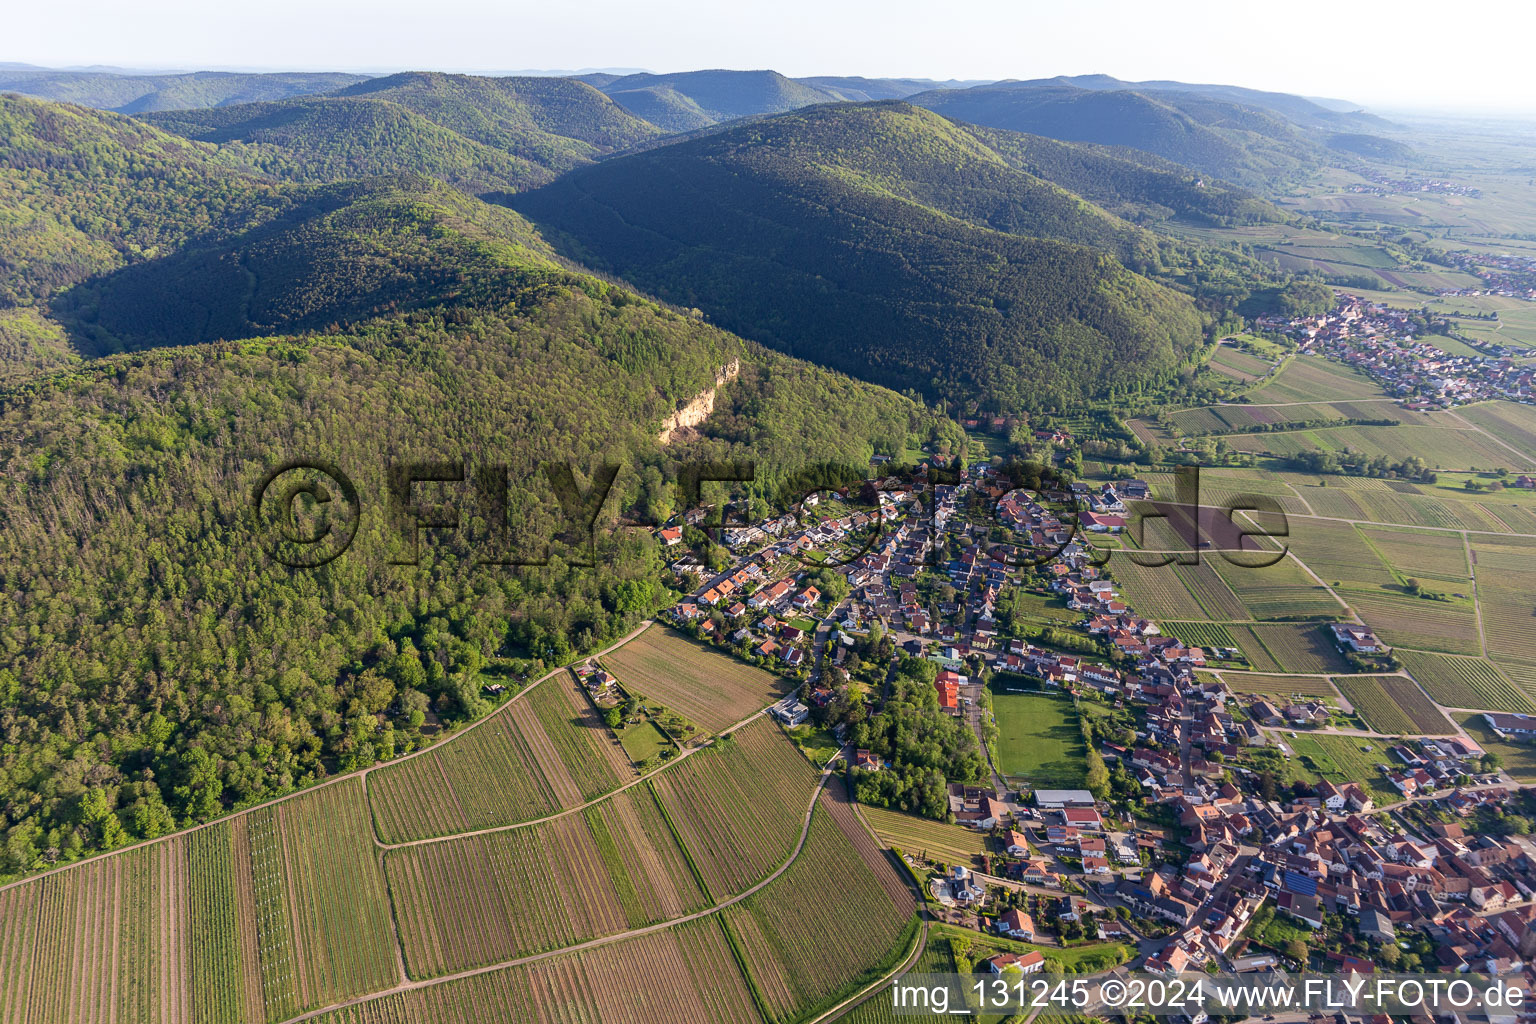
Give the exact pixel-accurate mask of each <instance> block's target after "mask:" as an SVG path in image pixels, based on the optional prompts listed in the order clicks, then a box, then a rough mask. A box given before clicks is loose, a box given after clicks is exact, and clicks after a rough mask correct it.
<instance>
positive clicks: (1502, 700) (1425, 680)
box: [1397, 649, 1536, 714]
mask: <svg viewBox="0 0 1536 1024" xmlns="http://www.w3.org/2000/svg"><path fill="white" fill-rule="evenodd" d="M1397 655H1398V657H1399V658H1401V659H1402V661H1403V665H1404V666H1405V667H1406V668H1407V669H1408V672H1409V674H1411V675H1412V676H1413V678H1415V679H1417V680H1418V681H1419V683H1420V684H1421V685H1422V686H1423V687H1424V689H1425V690H1427V691H1429V695H1430V696H1431V697H1433V698H1435V700H1437V701H1439V702H1440V703H1441V704H1444V705H1445V706H1446V707H1451V708H1478V709H1482V710H1488V711H1514V712H1519V713H1524V714H1530V713H1532V712H1536V703H1533V702H1532V701H1531V699H1530V697H1528V696H1526V694H1525V693H1523V692H1522V691H1521V690H1520V688H1519V687H1517V686H1515V685H1514V684H1513V683H1511V682H1510V681H1509V680H1508V679H1506V678H1504V676H1503V674H1502V673H1500V672H1499V670H1498V669H1496V668H1494V667H1493V665H1491V664H1489V663H1488V662H1486V661H1484V660H1483V659H1481V658H1455V657H1451V656H1449V655H1445V654H1433V653H1429V652H1427V651H1409V650H1403V649H1399V650H1398V652H1397Z"/></svg>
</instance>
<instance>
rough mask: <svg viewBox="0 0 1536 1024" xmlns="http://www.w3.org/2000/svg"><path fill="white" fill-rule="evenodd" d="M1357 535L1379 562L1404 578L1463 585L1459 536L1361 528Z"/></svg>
mask: <svg viewBox="0 0 1536 1024" xmlns="http://www.w3.org/2000/svg"><path fill="white" fill-rule="evenodd" d="M1360 532H1361V533H1362V534H1363V535H1364V536H1365V537H1366V539H1368V540H1369V541H1370V544H1371V546H1372V547H1373V548H1374V549H1375V550H1376V551H1377V552H1378V553H1379V554H1380V555H1381V558H1382V560H1383V561H1385V562H1386V563H1387V564H1388V565H1390V566H1392V567H1394V568H1396V569H1398V570H1399V571H1401V572H1402V574H1403V575H1405V576H1423V577H1425V578H1426V579H1436V580H1442V581H1445V582H1454V583H1461V584H1466V583H1468V576H1467V549H1466V545H1465V544H1464V543H1463V542H1462V539H1461V536H1460V534H1455V533H1444V532H1441V531H1432V530H1395V529H1392V528H1390V527H1386V526H1380V527H1377V526H1365V527H1361V530H1360Z"/></svg>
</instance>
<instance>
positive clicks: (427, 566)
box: [0, 99, 955, 875]
mask: <svg viewBox="0 0 1536 1024" xmlns="http://www.w3.org/2000/svg"><path fill="white" fill-rule="evenodd" d="M4 104H5V105H4V107H3V108H0V110H3V112H4V120H3V121H0V124H3V125H4V129H5V135H4V136H3V137H4V138H6V139H8V140H10V142H11V145H9V146H7V147H6V149H5V150H4V152H3V154H0V161H3V162H0V182H3V189H4V191H3V192H0V198H3V201H4V204H5V205H4V206H3V207H0V211H3V213H4V220H5V222H7V223H9V224H10V225H12V226H13V228H12V229H10V230H8V231H7V233H6V234H4V235H0V242H3V248H0V252H3V253H4V258H5V259H6V260H7V261H8V262H7V264H6V269H7V274H8V277H7V280H8V281H9V282H11V283H12V284H13V285H15V286H16V288H15V294H14V296H13V301H17V302H20V301H24V302H27V303H29V304H28V305H9V306H7V307H5V308H0V356H3V357H4V358H6V359H7V360H8V361H12V362H13V364H23V365H13V366H12V367H10V370H11V371H12V372H10V373H8V374H4V375H0V737H3V741H0V791H3V792H5V793H6V794H7V796H6V800H5V802H4V803H3V804H0V875H4V874H10V873H14V872H18V871H25V870H30V869H32V868H35V867H38V866H40V865H42V864H45V863H47V862H49V861H53V860H58V859H69V858H72V857H74V856H77V855H79V854H81V853H84V852H87V851H91V850H95V849H99V848H102V847H107V846H113V845H117V844H119V843H121V842H123V841H125V840H126V839H127V838H131V837H147V836H152V835H157V834H162V833H164V832H165V831H167V830H169V829H171V828H173V827H176V826H180V825H184V824H187V823H190V822H194V821H199V820H203V819H206V818H207V817H209V816H210V815H213V814H217V813H219V812H220V811H221V810H223V809H226V808H228V807H231V806H234V805H238V804H244V803H249V802H251V801H254V800H259V799H262V798H264V797H268V796H271V795H274V794H277V793H281V792H284V791H287V790H289V789H292V788H293V787H295V786H298V785H302V784H304V783H305V782H308V781H313V780H314V779H315V778H318V777H320V776H321V775H324V774H327V773H330V772H334V771H336V770H339V769H343V768H348V767H353V766H357V765H362V764H368V763H371V762H372V761H373V760H375V759H377V758H381V757H387V756H389V755H390V754H391V753H393V752H396V751H399V750H401V749H402V748H405V747H409V746H411V745H413V744H418V743H420V742H422V741H423V739H424V737H425V735H426V733H424V731H423V729H424V727H425V728H430V727H431V726H432V725H433V724H434V723H436V722H444V723H448V724H450V725H451V724H454V723H457V722H460V721H463V720H466V719H467V718H470V717H473V716H475V715H477V714H479V713H482V712H483V711H484V710H485V705H484V701H483V698H482V696H481V686H482V683H483V679H482V678H481V675H480V672H481V669H482V668H485V667H487V666H490V667H491V668H492V669H493V670H494V671H497V672H501V673H503V674H504V676H506V675H510V676H511V677H513V678H515V677H516V676H517V675H518V674H519V673H520V672H523V671H527V670H532V669H535V668H536V667H537V666H538V664H539V662H540V661H542V662H544V663H549V662H553V661H559V660H563V659H564V658H567V657H569V656H571V655H572V654H573V652H574V651H576V650H591V649H593V648H594V647H596V646H598V645H600V644H602V643H604V642H605V641H608V640H611V639H613V638H615V637H617V636H619V635H621V634H622V633H623V632H624V631H626V630H627V629H628V628H630V627H632V626H633V625H634V624H635V623H636V622H637V621H638V620H639V619H640V618H641V617H643V616H645V615H647V614H649V613H651V612H653V611H655V610H656V609H657V608H658V607H660V606H661V605H662V604H664V603H667V602H668V601H670V595H669V594H668V592H667V591H666V589H665V586H664V582H663V574H662V572H661V566H660V562H659V560H658V558H657V554H656V551H655V548H654V544H653V543H652V542H651V541H650V540H649V538H648V536H647V535H646V533H645V532H643V531H642V532H637V531H634V530H629V529H625V528H622V527H616V528H614V529H612V530H610V529H609V527H611V526H615V521H616V520H617V519H618V517H619V516H620V515H621V514H623V515H626V516H629V517H631V518H638V519H641V520H644V519H655V518H657V517H664V516H667V515H670V514H671V513H672V512H673V511H674V510H675V509H676V507H677V493H676V487H675V477H676V475H677V473H676V469H677V463H678V462H679V461H681V460H685V459H705V460H709V461H712V462H734V463H738V464H741V465H743V466H745V465H755V467H756V476H755V478H754V480H753V481H752V482H750V483H747V484H744V485H739V487H738V489H739V490H742V491H744V492H745V496H746V497H748V498H750V499H752V500H753V502H754V504H755V505H756V506H758V507H759V508H761V507H762V505H763V503H764V501H765V500H766V496H768V495H771V494H774V493H775V492H776V489H777V486H778V485H779V484H780V483H781V482H782V481H783V480H784V478H785V477H786V476H788V475H789V474H791V473H794V472H797V471H799V470H801V469H804V468H806V467H809V466H812V465H819V464H822V463H825V462H829V461H831V462H837V463H845V464H853V465H867V463H868V460H869V458H870V456H871V455H872V454H874V453H875V452H877V451H878V452H881V453H884V454H897V453H900V452H902V451H904V450H906V449H907V448H909V447H910V446H911V445H912V444H914V443H922V442H923V441H925V440H927V439H929V438H930V437H931V436H933V435H934V433H935V431H938V430H941V429H948V430H950V431H954V430H955V428H954V427H953V425H952V424H949V425H948V426H947V427H943V426H941V423H940V421H939V420H938V418H937V417H936V416H935V415H934V414H932V413H931V412H929V411H928V410H926V409H924V408H923V407H922V406H921V405H919V404H917V403H915V402H913V401H911V400H910V399H907V398H903V397H901V396H899V395H896V394H894V393H891V392H888V391H883V390H881V389H879V388H877V387H873V386H871V385H867V384H861V383H858V382H855V381H850V380H847V379H846V378H842V377H840V376H839V375H837V374H834V373H832V372H830V371H827V370H822V369H818V368H814V367H810V366H806V365H804V364H802V363H798V362H796V361H794V360H791V359H789V358H788V357H785V356H783V355H780V354H777V353H773V352H770V351H767V350H765V349H762V348H760V347H759V346H756V345H753V344H751V343H748V342H745V341H743V340H742V339H741V338H739V337H735V336H733V335H730V334H727V333H725V332H723V331H721V330H720V329H718V328H716V327H713V326H710V325H708V324H706V323H704V322H703V321H702V320H701V319H700V318H698V317H696V316H690V315H686V314H683V313H678V312H674V311H670V310H667V309H664V308H662V307H659V306H657V305H656V304H654V303H652V302H649V301H646V300H643V299H641V298H639V297H638V296H636V295H634V294H633V293H631V292H628V291H626V290H624V289H623V288H620V287H617V286H614V285H611V284H606V283H603V282H600V281H598V280H596V279H594V278H592V277H591V276H589V275H586V274H583V273H580V272H578V271H575V270H572V269H570V268H569V267H568V266H566V265H564V264H562V263H561V262H559V261H557V260H556V259H555V258H554V257H553V254H552V251H551V250H550V249H549V247H548V246H547V245H546V244H545V243H543V242H542V241H541V239H540V238H539V236H538V235H537V234H536V233H535V232H534V231H533V229H532V227H531V226H530V225H529V224H528V222H527V221H525V220H524V219H523V218H522V217H521V216H519V215H518V214H516V213H514V212H512V211H510V210H507V209H505V208H502V207H497V206H491V205H488V204H486V203H483V202H481V201H480V200H478V199H475V198H473V197H471V196H469V195H467V194H465V193H464V192H461V191H459V190H457V189H454V188H451V187H449V186H447V185H444V184H442V183H440V182H436V181H433V180H432V179H430V178H427V177H423V176H419V175H398V176H393V177H382V178H367V179H360V180H356V181H341V182H335V183H330V184H323V185H304V184H294V183H278V184H274V183H272V182H270V181H263V180H259V179H258V178H256V177H253V176H252V175H251V174H250V173H249V171H248V170H243V169H240V168H239V167H232V166H229V165H227V163H226V157H227V153H225V152H224V151H222V150H218V149H215V148H214V147H213V146H211V145H209V144H206V143H198V142H190V141H187V140H184V139H180V138H177V137H174V136H170V135H167V134H165V133H163V132H160V131H159V130H157V129H155V128H153V127H150V126H148V125H145V124H141V123H138V122H135V121H133V120H130V119H127V118H123V117H121V116H118V115H113V114H105V113H101V112H97V111H88V110H85V109H83V108H76V107H67V106H55V105H50V104H45V103H41V102H38V101H33V100H25V99H7V100H5V101H4ZM61 243H63V244H61ZM212 338H225V339H241V340H226V341H222V342H219V343H215V344H199V343H198V342H200V341H206V340H207V339H212ZM166 345H178V346H180V347H177V348H174V349H170V348H165V347H163V346H166ZM120 348H130V349H141V350H142V351H136V352H133V353H126V354H115V355H108V356H105V357H102V358H90V359H85V360H83V361H82V360H80V358H79V355H80V352H81V350H83V351H84V353H85V354H87V355H95V354H97V353H105V352H110V351H112V350H115V349H120ZM732 362H736V363H737V364H738V365H739V367H740V372H739V373H738V374H737V376H736V377H735V378H734V379H733V380H731V381H730V382H729V383H727V384H725V385H723V386H722V387H721V388H720V389H719V392H718V394H717V396H716V401H715V405H716V409H717V411H718V416H717V417H715V418H713V419H711V420H708V421H706V422H705V423H704V424H702V425H701V426H700V427H699V428H697V429H695V430H693V431H690V432H688V433H687V435H686V436H684V437H679V438H676V439H673V440H672V441H671V442H670V443H669V444H668V445H667V446H666V448H665V449H663V448H662V447H661V443H660V441H659V440H658V434H659V433H660V427H661V424H662V422H663V421H664V420H665V419H666V418H667V417H668V416H670V415H671V414H672V413H674V412H675V411H676V410H678V409H679V408H681V407H682V406H684V405H686V404H687V403H688V402H690V401H691V400H693V399H694V398H696V397H697V396H698V395H699V393H700V392H701V391H703V390H705V389H706V388H710V387H713V386H714V385H715V383H716V380H717V376H718V375H719V371H720V369H721V367H722V366H724V365H727V364H730V363H732ZM951 440H953V437H951ZM294 458H298V459H304V460H310V461H313V460H320V461H323V462H327V463H330V464H333V465H335V466H337V467H339V468H340V469H341V470H342V471H343V472H344V473H346V474H347V475H348V476H349V477H350V478H351V479H352V480H353V481H354V482H355V485H356V490H357V493H358V495H359V496H360V498H361V503H362V516H361V519H360V525H359V528H358V531H357V536H356V538H355V540H354V541H353V544H352V546H351V547H350V548H349V549H348V551H347V552H346V554H344V555H343V556H341V557H340V558H338V559H336V560H335V561H333V562H331V563H329V564H328V565H326V566H324V567H322V568H319V569H314V570H293V569H289V568H287V567H285V566H284V565H282V564H280V563H278V562H276V561H274V560H273V559H272V558H271V557H270V555H269V553H268V547H269V545H268V544H267V543H266V542H265V540H264V539H263V537H262V535H260V534H259V533H258V532H257V529H256V519H255V517H253V515H252V510H251V500H252V494H253V492H254V490H255V488H256V486H257V484H258V482H259V481H260V479H261V477H262V475H263V473H265V472H266V471H267V470H269V469H272V468H274V467H276V466H277V465H279V464H281V463H283V462H285V461H287V460H289V459H294ZM424 459H425V460H433V461H436V462H445V463H449V464H452V465H456V466H464V467H465V471H466V474H471V473H484V472H489V471H492V470H495V469H496V467H498V466H499V467H505V468H504V470H501V471H500V472H503V473H504V475H505V478H506V480H507V484H508V487H507V490H506V494H505V499H504V504H498V501H497V500H491V499H486V498H485V497H484V495H483V494H482V490H481V489H479V488H477V487H472V486H471V485H470V484H468V483H466V484H464V485H462V486H456V485H429V487H428V488H427V489H426V490H425V491H424V492H422V493H421V494H420V495H418V499H419V500H422V501H425V502H428V503H433V504H446V505H449V506H451V507H457V508H459V509H460V510H461V511H462V520H461V522H462V529H461V530H458V531H450V532H447V533H446V534H445V533H442V532H438V533H435V534H433V535H432V536H431V537H428V538H426V539H425V540H424V541H423V551H424V557H423V559H422V561H421V564H420V565H419V566H417V565H396V564H393V561H392V560H394V561H399V560H401V559H402V558H403V556H404V553H405V552H406V551H408V550H409V548H410V543H409V541H408V539H407V537H406V535H404V534H402V533H401V532H400V528H399V525H398V523H397V521H396V520H394V519H391V518H390V517H388V516H387V515H386V513H385V508H386V496H387V495H388V493H389V490H388V477H387V467H388V466H389V464H391V463H392V462H406V461H417V460H424ZM544 462H555V463H566V462H569V463H570V464H571V465H572V466H573V467H574V471H575V474H576V478H577V483H578V486H579V487H580V488H581V490H582V491H583V493H585V492H586V489H587V487H588V486H589V484H590V481H591V480H592V478H593V475H594V473H595V471H596V469H597V468H598V466H600V465H601V464H603V463H616V464H618V465H619V466H620V472H619V476H618V478H617V481H616V483H615V485H614V492H613V497H612V498H611V500H609V502H608V503H607V504H606V505H605V506H604V507H603V510H602V515H601V518H600V526H601V527H602V529H600V530H599V534H600V538H602V539H600V548H599V550H598V552H597V557H596V558H595V559H594V558H593V553H592V552H588V551H585V550H583V549H582V548H581V547H580V546H577V547H575V548H571V547H570V546H569V545H568V544H567V543H566V541H567V539H568V538H569V537H570V536H572V535H573V534H575V533H579V532H580V531H579V529H577V524H575V523H573V522H572V520H571V518H570V516H569V515H568V514H567V513H566V512H565V511H563V510H562V507H561V505H560V504H559V502H558V501H557V500H556V499H555V496H554V495H553V492H552V489H551V487H550V484H549V481H548V478H547V476H546V475H545V474H544V473H543V472H542V471H541V468H540V467H541V463H544ZM471 479H472V480H475V479H480V478H479V477H473V476H472V477H471ZM487 486H489V485H487ZM496 495H499V492H494V489H493V497H495V496H496ZM488 500H489V504H487V501H488ZM547 543H552V546H551V547H550V548H549V552H550V558H549V564H548V565H547V566H546V567H544V568H531V569H514V568H511V567H508V566H504V565H499V564H498V565H486V564H481V563H484V562H487V561H491V562H503V561H506V560H508V559H511V558H516V557H522V558H523V559H525V560H526V559H528V558H537V557H538V556H539V555H540V553H541V552H543V551H544V550H545V545H546V544H547ZM577 560H581V561H589V562H595V563H596V564H597V565H600V566H601V567H602V569H601V572H598V571H592V570H588V569H584V568H580V567H577V566H574V565H572V564H571V563H572V562H573V561H577Z"/></svg>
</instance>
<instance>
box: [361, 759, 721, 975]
mask: <svg viewBox="0 0 1536 1024" xmlns="http://www.w3.org/2000/svg"><path fill="white" fill-rule="evenodd" d="M385 867H386V870H387V872H388V875H389V882H390V891H391V893H392V895H393V896H394V903H395V913H396V919H397V921H398V922H399V927H400V935H401V942H402V944H403V946H404V948H405V958H406V965H407V968H408V971H409V973H410V975H411V976H412V977H413V978H427V977H433V976H436V975H440V974H447V973H452V972H454V971H458V970H463V969H465V968H469V967H479V966H484V965H486V964H493V963H497V962H500V961H502V960H511V959H514V958H516V957H519V956H525V955H528V954H532V953H540V952H545V951H548V950H553V949H559V948H562V947H564V946H569V945H573V944H575V943H577V942H582V941H585V940H587V939H593V938H598V937H601V936H605V935H614V934H617V933H619V932H623V931H626V930H628V929H630V928H638V927H641V926H643V925H647V924H653V923H656V922H658V921H664V920H669V919H672V918H676V917H681V916H683V915H684V914H687V913H692V912H693V911H696V910H701V909H704V908H705V907H706V906H707V905H708V903H707V901H706V900H705V898H704V894H703V893H702V892H701V891H700V890H699V887H698V885H697V884H696V883H695V882H694V879H693V875H692V873H691V871H690V869H689V867H688V862H687V857H686V855H685V854H684V853H683V852H682V850H681V849H679V848H678V846H677V843H676V841H675V839H674V838H673V836H672V833H671V830H670V829H669V828H668V827H667V825H666V822H665V821H664V820H663V818H662V816H661V812H660V810H659V808H658V807H657V806H656V804H655V801H654V799H653V798H652V796H651V794H650V792H649V789H648V788H645V787H641V788H637V789H632V790H629V791H626V792H625V793H621V794H619V795H618V796H616V797H614V798H613V799H611V800H608V801H604V802H603V803H601V804H598V805H596V806H594V807H591V808H588V809H586V811H584V812H578V813H571V814H566V815H563V816H561V817H559V818H557V819H555V820H553V821H549V822H544V823H542V824H539V825H532V826H528V827H525V828H516V829H510V830H504V831H500V832H493V833H487V834H483V835H473V836H464V837H461V838H458V839H448V840H444V841H442V842H435V843H427V844H423V845H419V846H410V847H404V848H401V849H396V850H391V851H390V852H389V853H388V854H387V855H386V857H385Z"/></svg>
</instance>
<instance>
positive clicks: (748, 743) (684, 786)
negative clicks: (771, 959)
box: [651, 719, 817, 900]
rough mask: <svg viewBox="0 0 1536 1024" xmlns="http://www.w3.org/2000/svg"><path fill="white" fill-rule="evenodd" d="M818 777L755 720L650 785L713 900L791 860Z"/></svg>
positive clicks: (766, 724)
mask: <svg viewBox="0 0 1536 1024" xmlns="http://www.w3.org/2000/svg"><path fill="white" fill-rule="evenodd" d="M816 776H817V773H816V770H815V769H814V768H812V767H811V766H810V764H809V763H808V762H807V761H806V760H805V758H804V757H802V756H801V755H800V754H799V752H798V751H796V750H795V748H794V747H793V746H792V745H791V744H790V743H787V742H786V741H785V739H784V736H783V734H782V733H781V732H780V730H779V728H778V726H776V725H774V724H773V723H772V722H771V721H769V720H768V719H759V720H757V721H755V722H753V723H752V724H750V725H747V726H744V727H742V728H741V729H738V730H737V731H736V732H734V733H732V734H731V737H730V739H729V740H727V741H724V742H720V743H717V744H716V745H715V746H713V747H710V748H707V749H705V750H701V751H699V752H698V753H697V754H694V755H692V756H690V757H689V758H688V760H686V761H685V762H683V763H682V764H680V765H678V766H677V767H676V768H672V769H668V770H667V771H665V772H663V773H661V774H660V775H659V776H657V778H656V779H655V780H654V781H653V782H652V783H651V786H652V787H654V789H655V792H656V794H657V797H658V799H659V802H660V804H661V806H662V808H663V809H664V810H665V811H666V815H667V820H668V822H669V823H670V824H671V826H672V827H673V828H674V829H675V830H676V831H677V834H678V835H679V836H680V837H681V839H682V842H683V845H684V847H685V848H686V849H687V851H688V854H689V856H690V858H691V860H692V863H693V865H694V867H695V868H696V869H697V871H698V872H699V875H700V877H701V878H702V879H703V880H704V884H705V886H706V887H707V888H708V890H709V893H710V894H711V895H712V896H713V897H714V898H715V899H717V900H718V899H721V898H724V897H726V896H728V895H730V894H731V893H736V892H740V891H741V890H743V889H745V888H747V887H748V886H750V885H752V884H753V883H755V882H757V881H759V880H760V879H762V878H763V876H765V875H767V874H768V873H769V872H771V871H772V870H773V869H774V868H775V867H777V866H778V865H779V864H781V863H783V862H784V860H785V859H786V858H787V857H788V856H789V854H790V851H791V850H793V849H794V845H795V842H796V841H797V840H798V839H799V836H800V830H801V825H802V823H803V821H804V818H805V801H806V800H807V799H808V798H809V796H810V793H811V787H812V786H814V785H815V783H816Z"/></svg>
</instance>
